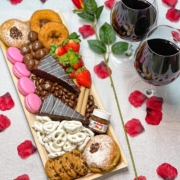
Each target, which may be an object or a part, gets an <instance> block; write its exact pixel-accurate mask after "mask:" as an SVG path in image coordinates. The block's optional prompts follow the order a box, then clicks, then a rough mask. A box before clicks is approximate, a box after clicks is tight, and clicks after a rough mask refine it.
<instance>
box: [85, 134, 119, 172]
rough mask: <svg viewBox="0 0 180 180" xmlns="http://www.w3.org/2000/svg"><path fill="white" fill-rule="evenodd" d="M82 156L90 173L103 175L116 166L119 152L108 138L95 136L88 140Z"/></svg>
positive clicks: (106, 136)
mask: <svg viewBox="0 0 180 180" xmlns="http://www.w3.org/2000/svg"><path fill="white" fill-rule="evenodd" d="M83 156H84V159H85V161H86V163H87V165H88V167H89V168H90V170H91V171H92V172H95V173H105V172H107V171H110V170H112V168H114V167H115V166H116V164H117V163H118V161H119V159H120V151H119V148H118V146H117V144H116V142H115V141H114V140H113V139H112V138H111V137H110V136H108V135H97V136H94V137H93V138H91V139H90V140H89V142H88V143H87V145H86V147H85V150H84V154H83Z"/></svg>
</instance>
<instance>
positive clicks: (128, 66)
mask: <svg viewBox="0 0 180 180" xmlns="http://www.w3.org/2000/svg"><path fill="white" fill-rule="evenodd" d="M111 59H112V62H113V64H114V65H115V66H116V67H117V68H118V69H119V70H121V71H125V72H132V71H134V64H133V63H134V62H133V61H134V56H133V55H131V56H130V57H125V56H118V57H117V56H116V57H115V56H113V57H112V58H111Z"/></svg>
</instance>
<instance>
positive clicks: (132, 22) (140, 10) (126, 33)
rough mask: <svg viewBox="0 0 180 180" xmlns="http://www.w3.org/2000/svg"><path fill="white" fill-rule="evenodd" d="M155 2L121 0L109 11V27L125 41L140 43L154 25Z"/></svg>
mask: <svg viewBox="0 0 180 180" xmlns="http://www.w3.org/2000/svg"><path fill="white" fill-rule="evenodd" d="M156 22H157V5H156V2H155V0H149V1H148V0H147V1H146V0H121V1H118V2H117V3H116V4H115V5H114V7H113V9H112V11H111V25H112V27H113V29H114V31H115V32H116V34H117V35H118V36H119V37H120V38H122V39H126V40H130V41H140V40H141V39H142V38H143V37H144V36H145V35H146V34H147V32H148V31H149V30H150V29H151V28H153V27H154V26H155V25H156Z"/></svg>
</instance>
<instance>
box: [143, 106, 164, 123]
mask: <svg viewBox="0 0 180 180" xmlns="http://www.w3.org/2000/svg"><path fill="white" fill-rule="evenodd" d="M146 111H147V115H146V117H145V120H146V122H147V123H148V124H151V125H158V124H159V123H160V122H161V120H162V112H161V111H159V110H154V109H150V108H147V109H146Z"/></svg>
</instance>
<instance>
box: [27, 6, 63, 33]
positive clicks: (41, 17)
mask: <svg viewBox="0 0 180 180" xmlns="http://www.w3.org/2000/svg"><path fill="white" fill-rule="evenodd" d="M47 22H59V23H62V20H61V18H60V16H59V15H58V14H57V13H56V12H54V11H53V10H50V9H44V10H37V11H35V12H34V13H33V14H32V16H31V18H30V21H29V24H30V28H31V30H32V31H35V32H37V33H38V32H39V31H40V29H41V27H42V26H43V25H44V24H46V23H47Z"/></svg>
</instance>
